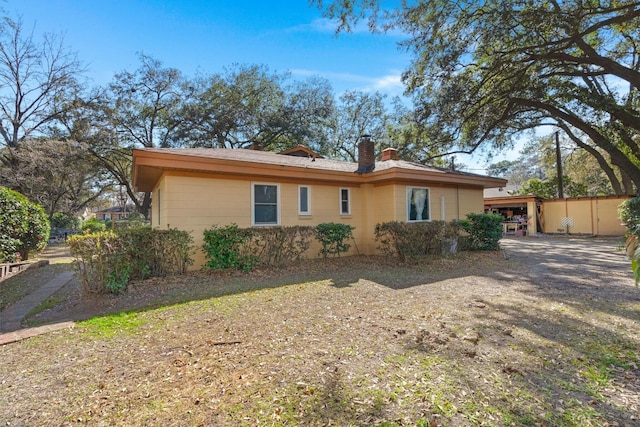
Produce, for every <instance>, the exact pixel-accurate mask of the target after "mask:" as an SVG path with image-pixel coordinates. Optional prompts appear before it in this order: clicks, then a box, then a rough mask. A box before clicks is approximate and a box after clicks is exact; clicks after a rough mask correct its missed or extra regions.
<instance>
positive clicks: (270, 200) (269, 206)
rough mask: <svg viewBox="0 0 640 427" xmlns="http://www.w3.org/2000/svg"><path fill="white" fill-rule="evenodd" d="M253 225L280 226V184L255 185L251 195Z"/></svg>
mask: <svg viewBox="0 0 640 427" xmlns="http://www.w3.org/2000/svg"><path fill="white" fill-rule="evenodd" d="M251 196H252V197H251V199H252V200H251V204H252V208H253V209H252V211H251V222H252V224H253V225H278V224H280V208H279V205H280V203H279V202H280V191H279V187H278V184H261V183H254V184H253V191H252V194H251Z"/></svg>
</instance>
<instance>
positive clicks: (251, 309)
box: [0, 240, 640, 426]
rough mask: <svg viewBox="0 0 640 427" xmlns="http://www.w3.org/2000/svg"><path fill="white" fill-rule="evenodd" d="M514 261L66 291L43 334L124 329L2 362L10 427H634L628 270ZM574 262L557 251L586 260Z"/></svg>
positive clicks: (598, 258) (2, 410) (328, 268)
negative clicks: (57, 325)
mask: <svg viewBox="0 0 640 427" xmlns="http://www.w3.org/2000/svg"><path fill="white" fill-rule="evenodd" d="M527 241H528V240H527ZM536 244H537V243H536ZM509 245H510V244H509V243H508V244H507V246H508V250H507V257H504V256H503V254H502V253H500V252H498V253H482V254H461V255H457V256H452V257H443V258H438V259H430V260H425V262H424V263H422V264H421V265H418V266H396V265H394V264H392V263H390V262H388V261H385V260H384V259H381V258H374V257H356V258H351V259H346V258H345V259H339V260H329V261H328V262H323V261H321V260H318V261H305V262H304V263H300V264H298V265H297V266H293V267H290V268H288V269H286V270H281V271H277V272H276V271H258V272H254V273H252V274H250V275H248V276H244V275H237V274H226V275H225V274H215V275H212V274H203V273H193V274H190V275H187V276H184V277H177V278H171V279H166V280H151V281H145V282H140V283H138V284H136V285H135V286H134V287H132V289H131V290H130V294H129V295H128V300H129V308H134V310H133V311H128V310H127V306H126V302H127V296H122V297H92V298H84V299H82V298H80V299H79V297H77V294H76V293H75V291H74V290H73V289H66V290H65V291H64V298H62V297H61V296H58V298H61V299H64V300H65V302H63V303H61V304H60V305H59V306H58V307H57V309H56V307H53V308H50V309H48V310H44V311H42V312H41V313H39V316H40V318H39V319H40V321H50V320H55V319H56V318H62V317H63V314H62V313H65V312H66V313H67V315H68V316H71V317H72V318H73V317H75V318H79V317H82V316H81V314H82V312H81V311H80V310H77V311H74V310H76V309H77V308H78V305H82V304H86V311H88V312H93V313H99V312H108V311H111V312H113V311H114V310H115V311H116V313H115V314H110V315H105V316H101V317H94V318H92V319H90V320H85V321H82V322H79V323H78V324H77V326H76V327H75V328H74V329H72V330H68V331H59V332H55V333H51V334H48V335H44V336H40V337H36V338H32V339H30V340H26V341H22V342H19V343H15V344H11V345H7V346H4V347H1V348H0V360H2V363H1V364H0V383H1V386H2V387H0V421H1V422H2V423H7V424H9V425H71V424H74V425H75V424H89V425H133V426H146V425H180V426H182V425H185V426H189V425H217V426H237V425H240V426H262V425H268V426H294V425H317V426H325V425H326V426H329V425H335V426H350V425H352V426H414V425H417V426H432V425H438V426H439V425H447V426H466V425H490V426H491V425H493V426H509V425H514V426H521V425H531V426H539V425H554V426H590V425H591V426H605V425H620V426H623V425H638V424H639V423H640V420H639V419H638V418H637V417H638V413H639V411H640V369H639V368H638V366H639V364H640V360H639V349H640V322H639V321H640V291H639V290H638V288H636V287H634V286H633V279H632V278H631V275H630V274H629V272H628V269H626V268H623V262H622V261H624V260H623V256H622V254H620V253H616V252H614V251H613V250H611V249H610V248H609V249H607V250H601V251H598V252H596V253H594V252H592V251H589V252H588V253H589V254H590V258H589V259H588V264H587V265H575V263H574V264H569V263H566V262H557V261H558V260H559V259H560V257H561V255H558V256H557V257H555V258H553V260H555V261H553V262H552V261H549V259H547V258H545V259H546V261H545V259H542V258H537V255H535V253H533V252H531V253H527V252H526V251H527V250H529V251H531V250H533V249H532V245H527V246H526V247H524V248H517V247H512V246H509ZM538 249H539V250H542V249H545V248H542V247H541V248H538ZM547 249H549V248H547ZM573 249H574V250H571V248H570V249H569V250H566V249H562V248H560V249H557V250H558V253H559V254H571V253H574V254H575V256H576V259H583V260H587V258H585V257H584V253H580V252H578V249H577V247H576V248H573ZM519 251H520V252H519ZM547 252H548V251H547ZM536 253H537V252H536ZM609 266H613V267H609ZM598 272H600V273H598ZM161 305H165V306H164V307H159V308H152V307H158V306H161ZM47 316H48V317H47ZM84 316H87V314H86V313H85V314H84Z"/></svg>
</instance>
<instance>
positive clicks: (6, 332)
mask: <svg viewBox="0 0 640 427" xmlns="http://www.w3.org/2000/svg"><path fill="white" fill-rule="evenodd" d="M72 278H73V272H72V271H64V272H62V273H60V274H58V275H57V276H56V277H54V278H53V279H51V280H50V281H49V282H47V283H45V284H44V285H42V286H41V287H40V288H39V289H38V290H37V291H35V292H33V293H31V294H29V295H27V296H26V297H24V298H23V299H21V300H19V301H18V302H16V303H15V304H12V305H10V306H9V307H6V308H5V309H4V310H3V311H2V312H0V345H3V344H8V343H11V342H15V341H19V340H22V339H25V338H30V337H33V336H36V335H40V334H43V333H46V332H51V331H55V330H59V329H65V328H69V327H71V326H72V325H73V322H63V323H57V324H54V325H44V326H38V327H35V328H25V329H22V328H21V322H22V319H24V317H25V316H26V315H27V314H29V312H30V311H31V310H33V309H34V308H36V307H37V306H38V305H40V304H41V303H42V302H44V301H46V299H47V298H49V297H50V296H51V295H53V294H54V293H56V292H57V291H58V290H59V289H60V288H62V287H63V286H64V285H66V284H67V283H68V282H69V281H70V280H71V279H72Z"/></svg>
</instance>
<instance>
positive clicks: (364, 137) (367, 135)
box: [362, 133, 371, 139]
mask: <svg viewBox="0 0 640 427" xmlns="http://www.w3.org/2000/svg"><path fill="white" fill-rule="evenodd" d="M362 139H371V135H369V134H368V133H364V134H362Z"/></svg>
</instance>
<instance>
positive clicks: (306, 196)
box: [298, 185, 311, 215]
mask: <svg viewBox="0 0 640 427" xmlns="http://www.w3.org/2000/svg"><path fill="white" fill-rule="evenodd" d="M298 215H311V188H310V187H308V186H306V185H300V186H298Z"/></svg>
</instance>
